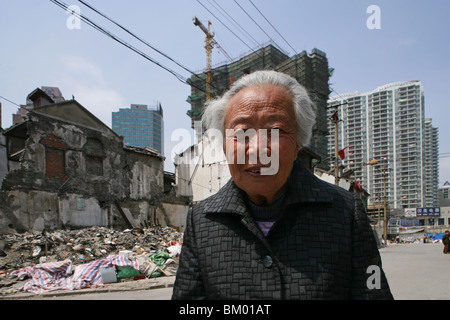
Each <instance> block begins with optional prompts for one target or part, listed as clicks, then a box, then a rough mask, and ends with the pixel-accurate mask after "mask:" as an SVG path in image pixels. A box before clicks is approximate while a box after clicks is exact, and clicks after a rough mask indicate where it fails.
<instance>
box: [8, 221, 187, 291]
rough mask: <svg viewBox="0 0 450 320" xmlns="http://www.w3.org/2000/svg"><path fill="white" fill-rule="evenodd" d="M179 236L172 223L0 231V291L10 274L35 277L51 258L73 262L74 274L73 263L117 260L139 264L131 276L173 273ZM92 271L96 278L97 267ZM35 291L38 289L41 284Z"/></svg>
mask: <svg viewBox="0 0 450 320" xmlns="http://www.w3.org/2000/svg"><path fill="white" fill-rule="evenodd" d="M182 237H183V234H182V233H181V232H178V231H177V230H175V229H173V228H170V227H150V228H143V229H142V228H133V229H126V230H123V231H116V230H112V229H108V228H105V227H90V228H86V229H81V230H55V231H52V232H46V231H45V230H44V231H43V232H34V233H21V234H19V233H14V234H0V294H4V293H5V292H6V291H7V290H5V288H7V287H8V286H10V284H11V281H14V280H11V278H14V276H17V277H18V278H19V279H17V280H16V281H19V280H24V279H26V278H27V276H28V278H33V272H35V270H37V269H39V268H42V267H43V269H46V270H47V271H48V268H47V267H46V266H49V265H51V266H52V267H53V265H55V263H56V265H58V263H57V262H62V261H65V262H67V261H69V262H70V264H71V265H73V266H74V267H73V269H74V270H75V273H76V267H75V266H77V265H89V264H92V265H94V264H95V263H97V264H98V265H99V266H100V265H102V266H103V267H116V268H120V267H119V266H120V264H115V263H114V265H112V264H111V263H109V262H108V263H107V264H105V263H101V262H102V261H116V260H117V261H119V260H120V261H128V262H126V263H124V264H122V265H121V266H126V267H130V268H131V266H132V267H134V268H132V269H138V270H134V271H135V272H138V274H139V276H136V274H134V279H140V278H145V277H147V278H150V277H158V276H167V275H174V274H175V273H176V269H177V266H178V255H179V253H180V251H181V242H182ZM130 261H131V262H130ZM98 271H100V270H98ZM102 271H104V270H102ZM122 273H123V272H122ZM46 276H47V275H46ZM95 276H97V278H98V279H100V276H101V274H100V272H98V274H97V275H95ZM98 279H97V280H96V281H97V284H98ZM119 280H120V279H119ZM2 282H3V285H2ZM5 282H8V283H7V284H5ZM100 283H101V281H100ZM105 283H106V282H105ZM26 287H27V286H25V288H26ZM44 289H45V288H44ZM39 290H40V291H42V288H40V289H39ZM29 291H30V292H32V291H31V290H29ZM36 292H37V291H36Z"/></svg>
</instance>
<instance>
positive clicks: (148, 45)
mask: <svg viewBox="0 0 450 320" xmlns="http://www.w3.org/2000/svg"><path fill="white" fill-rule="evenodd" d="M78 1H79V2H81V3H82V4H84V5H85V6H86V7H88V8H89V9H91V10H92V11H94V12H96V13H98V14H99V15H101V16H102V17H104V18H105V19H107V20H108V21H110V22H112V23H114V24H115V25H116V26H118V27H119V28H121V29H122V30H124V31H125V32H127V33H128V34H130V35H131V36H132V37H134V38H135V39H137V40H139V41H140V42H142V43H143V44H145V45H146V46H147V47H149V48H151V49H153V50H154V51H156V52H157V53H159V54H160V55H162V56H163V57H165V58H167V59H169V60H170V61H172V62H174V63H175V64H176V65H178V66H179V67H181V68H183V69H184V70H186V71H187V72H189V73H191V74H192V75H196V74H195V73H194V72H193V71H191V70H189V69H188V68H187V67H185V66H184V65H182V64H181V63H179V62H177V61H175V60H174V59H172V58H171V57H170V56H168V55H167V54H165V53H164V52H162V51H161V50H158V49H157V48H155V47H154V46H152V45H151V44H149V43H148V42H147V41H145V40H143V39H141V38H140V37H138V36H137V35H135V34H134V33H133V32H131V31H130V30H128V29H127V28H125V27H123V26H122V25H120V24H119V23H117V22H116V21H114V20H112V19H111V18H109V17H107V16H106V15H105V14H103V13H102V12H100V11H99V10H97V9H95V8H94V7H92V6H91V5H89V4H87V3H86V2H84V1H82V0H78Z"/></svg>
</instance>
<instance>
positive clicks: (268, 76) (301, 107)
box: [202, 70, 316, 147]
mask: <svg viewBox="0 0 450 320" xmlns="http://www.w3.org/2000/svg"><path fill="white" fill-rule="evenodd" d="M265 85H276V86H280V87H282V88H285V89H286V90H287V91H288V92H289V93H290V94H291V96H292V99H293V101H294V110H295V117H296V120H297V143H298V145H299V146H300V147H303V146H307V145H309V143H310V140H311V135H312V128H313V126H314V123H315V121H316V112H315V108H314V104H313V102H312V101H311V99H310V98H309V96H308V93H307V92H306V89H305V88H304V87H303V86H302V85H300V84H299V83H298V82H297V80H295V79H294V78H292V77H291V76H289V75H287V74H284V73H281V72H276V71H269V70H265V71H255V72H253V73H251V74H248V75H246V76H244V77H242V78H240V79H239V80H238V81H236V83H234V85H233V86H232V87H231V88H230V89H229V90H228V91H227V92H225V93H224V94H223V96H221V97H219V98H217V99H214V100H210V101H209V102H207V104H206V107H205V110H204V111H203V115H202V122H203V126H204V127H205V129H206V130H208V129H218V130H220V131H221V132H222V134H224V131H225V130H224V126H225V110H226V107H227V105H228V103H229V102H230V100H231V98H233V97H234V96H235V95H236V94H237V93H238V92H239V91H241V90H242V89H244V88H247V87H261V86H265Z"/></svg>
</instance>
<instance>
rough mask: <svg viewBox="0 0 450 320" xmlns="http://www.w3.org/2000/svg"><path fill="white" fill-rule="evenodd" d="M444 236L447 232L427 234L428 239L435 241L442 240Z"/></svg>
mask: <svg viewBox="0 0 450 320" xmlns="http://www.w3.org/2000/svg"><path fill="white" fill-rule="evenodd" d="M444 234H445V232H433V233H431V232H427V238H431V239H433V240H441V239H442V237H443V236H444Z"/></svg>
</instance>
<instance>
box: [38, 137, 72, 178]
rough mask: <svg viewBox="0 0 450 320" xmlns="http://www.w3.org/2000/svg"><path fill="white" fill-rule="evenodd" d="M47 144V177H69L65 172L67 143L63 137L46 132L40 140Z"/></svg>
mask: <svg viewBox="0 0 450 320" xmlns="http://www.w3.org/2000/svg"><path fill="white" fill-rule="evenodd" d="M40 143H41V144H43V145H44V146H45V177H46V178H55V177H59V178H63V179H65V178H67V177H66V174H65V173H66V172H65V168H66V166H65V151H66V149H67V147H66V144H65V143H64V141H63V140H62V139H61V138H58V137H56V136H54V135H52V134H49V133H48V134H46V136H45V137H44V138H42V139H41V141H40Z"/></svg>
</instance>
